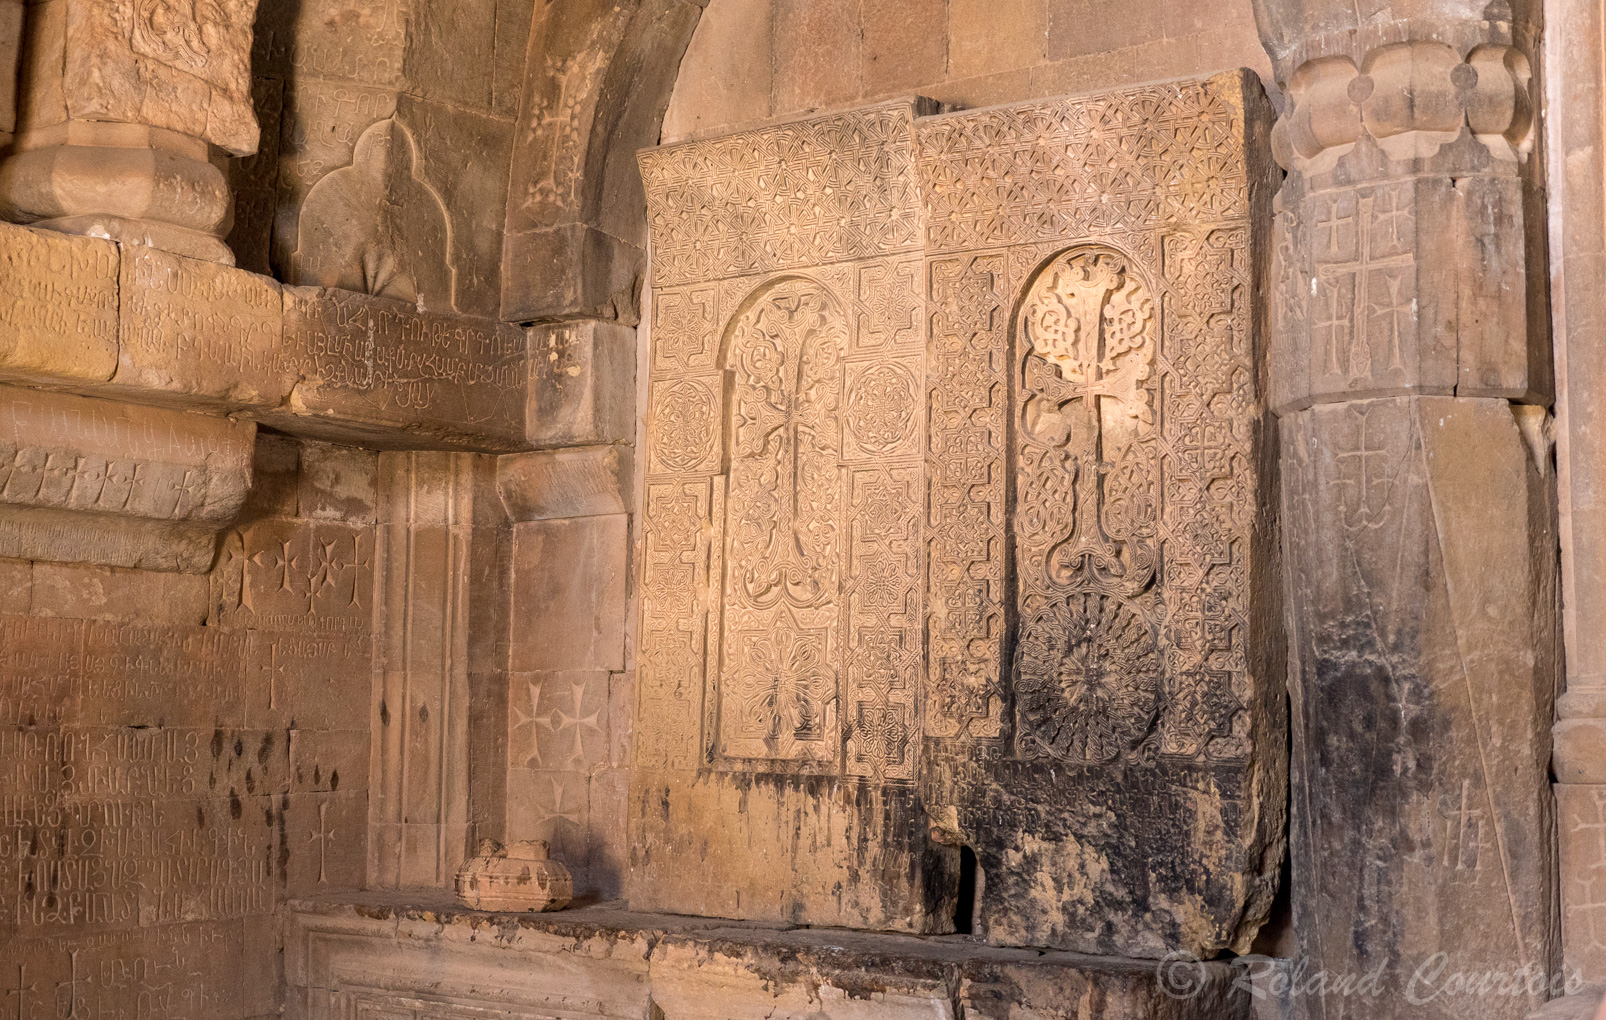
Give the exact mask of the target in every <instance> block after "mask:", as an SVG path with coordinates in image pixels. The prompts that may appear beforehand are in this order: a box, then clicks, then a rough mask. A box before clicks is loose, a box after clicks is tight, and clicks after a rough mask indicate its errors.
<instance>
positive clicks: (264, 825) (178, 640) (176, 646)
mask: <svg viewBox="0 0 1606 1020" xmlns="http://www.w3.org/2000/svg"><path fill="white" fill-rule="evenodd" d="M375 467H376V458H375V455H374V454H372V453H366V452H363V451H360V450H351V449H346V448H341V447H333V446H326V445H322V444H316V443H312V444H306V445H301V444H297V443H294V442H288V441H284V440H275V439H267V440H264V441H262V442H261V443H260V444H259V446H258V449H257V457H256V465H255V473H256V478H257V484H256V488H255V490H254V491H253V493H252V497H251V499H250V501H249V503H248V505H247V506H246V509H245V511H244V513H243V514H242V516H241V518H240V520H239V521H238V523H237V524H236V526H235V527H234V528H233V529H231V530H230V531H229V533H228V534H227V535H226V536H225V538H224V541H223V548H224V553H223V555H222V556H221V557H220V558H219V562H218V566H217V568H216V569H215V570H214V571H213V572H212V573H211V574H210V575H207V574H204V573H203V574H181V573H153V572H148V571H138V570H118V569H109V568H100V567H85V566H71V565H64V564H54V563H45V562H37V563H26V562H18V561H11V560H7V561H0V611H3V613H4V615H3V616H0V649H3V652H0V705H3V706H4V723H5V729H4V733H3V735H0V741H3V743H4V749H3V751H0V770H3V771H0V805H3V814H0V847H3V851H4V852H3V855H0V888H3V889H4V893H3V894H0V904H3V908H4V914H3V917H0V944H3V945H4V946H5V950H4V952H0V984H3V986H4V988H5V990H6V991H7V992H8V993H9V994H10V995H12V996H14V997H15V999H16V1006H15V1008H16V1010H17V1014H16V1015H18V1016H23V1017H44V1016H107V1017H135V1016H164V1017H173V1018H195V1020H236V1018H241V1017H250V1016H257V1015H265V1014H270V1013H274V1012H276V1011H277V1001H278V984H279V972H278V952H277V945H278V934H277V927H276V922H275V918H274V916H273V915H274V911H275V910H276V908H277V906H278V904H279V903H280V902H282V901H283V900H284V899H286V898H287V897H293V896H306V895H313V894H318V893H322V892H331V891H337V890H343V889H356V888H360V887H361V886H362V885H363V883H364V877H365V868H366V864H367V852H366V846H367V828H368V817H367V816H368V786H369V784H368V775H369V762H368V757H369V706H368V703H367V696H366V695H367V690H368V678H369V674H370V661H371V653H370V633H371V631H370V622H371V618H372V609H373V602H372V598H373V591H374V586H373V577H374V568H373V560H374V557H373V550H374V528H375V520H376V517H375V488H374V475H375ZM8 1001H10V1000H8Z"/></svg>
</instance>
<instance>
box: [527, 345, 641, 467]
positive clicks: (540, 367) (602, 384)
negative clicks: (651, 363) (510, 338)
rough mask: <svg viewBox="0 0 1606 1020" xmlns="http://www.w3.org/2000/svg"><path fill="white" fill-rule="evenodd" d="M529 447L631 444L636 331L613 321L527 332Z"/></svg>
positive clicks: (634, 396) (634, 399) (634, 389)
mask: <svg viewBox="0 0 1606 1020" xmlns="http://www.w3.org/2000/svg"><path fill="white" fill-rule="evenodd" d="M525 413H526V419H527V421H528V422H529V429H528V432H527V438H528V440H529V443H530V445H531V446H535V447H543V446H579V445H584V444H588V443H624V442H631V441H633V440H634V439H635V435H636V331H635V330H634V329H630V328H627V327H625V326H621V325H619V324H618V323H613V322H597V321H595V320H586V321H582V322H567V323H558V324H555V325H550V326H532V327H531V328H530V378H529V403H528V409H527V410H526V412H525Z"/></svg>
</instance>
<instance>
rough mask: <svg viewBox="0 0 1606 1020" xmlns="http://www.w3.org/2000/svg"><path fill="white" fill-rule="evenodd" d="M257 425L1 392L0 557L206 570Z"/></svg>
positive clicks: (246, 483)
mask: <svg viewBox="0 0 1606 1020" xmlns="http://www.w3.org/2000/svg"><path fill="white" fill-rule="evenodd" d="M255 442H256V426H255V425H254V424H252V423H251V422H248V421H230V420H229V419H227V418H220V417H216V416H212V415H205V414H186V413H184V412H182V411H178V410H172V409H168V408H158V407H137V406H133V405H130V404H125V403H121V402H118V401H112V400H96V399H93V398H89V397H80V396H75V395H72V394H68V393H47V392H42V391H39V390H31V389H22V388H18V387H13V386H3V385H0V556H6V557H11V558H14V559H23V560H54V561H61V562H72V563H97V564H101V565H104V566H112V567H137V568H141V569H146V570H164V571H181V572H184V573H197V574H198V573H205V572H206V571H207V570H209V569H211V566H212V559H213V551H214V548H215V546H216V538H217V534H218V532H219V531H221V530H222V529H223V528H224V527H226V526H227V525H228V524H229V523H230V522H231V521H233V520H234V518H235V516H236V515H237V514H238V513H239V511H240V507H241V505H242V503H243V502H244V500H245V494H246V492H247V491H248V490H249V489H250V487H251V457H252V451H253V449H254V447H255Z"/></svg>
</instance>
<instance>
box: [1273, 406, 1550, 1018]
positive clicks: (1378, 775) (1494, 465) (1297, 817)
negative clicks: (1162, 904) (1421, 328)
mask: <svg viewBox="0 0 1606 1020" xmlns="http://www.w3.org/2000/svg"><path fill="white" fill-rule="evenodd" d="M1283 444H1284V446H1283V465H1284V468H1283V476H1284V485H1285V504H1284V505H1285V512H1286V517H1285V522H1286V524H1285V527H1286V531H1285V534H1286V535H1287V556H1288V571H1289V574H1288V577H1289V580H1290V592H1289V597H1290V600H1291V611H1290V627H1291V633H1290V640H1291V644H1292V646H1293V648H1292V652H1293V655H1292V659H1291V664H1292V665H1291V669H1292V676H1291V681H1290V687H1291V693H1292V694H1293V699H1294V706H1295V709H1296V715H1295V726H1294V764H1295V788H1296V790H1297V791H1298V793H1297V795H1296V796H1295V797H1294V801H1293V804H1294V827H1295V828H1294V833H1293V843H1294V846H1295V852H1294V854H1293V876H1294V879H1293V880H1294V903H1295V904H1296V907H1295V909H1296V912H1297V920H1296V926H1295V927H1296V930H1297V931H1299V933H1300V939H1301V943H1302V946H1304V947H1306V948H1305V951H1306V952H1307V953H1309V954H1311V955H1313V956H1315V954H1316V953H1319V954H1320V956H1319V957H1318V958H1319V959H1321V961H1322V966H1323V967H1324V968H1326V969H1327V970H1329V971H1335V972H1341V973H1347V972H1352V971H1353V972H1355V973H1371V972H1372V971H1374V970H1376V969H1377V968H1379V967H1380V966H1381V967H1383V968H1384V969H1385V971H1386V972H1387V973H1386V978H1387V980H1388V984H1387V985H1386V987H1385V998H1384V1000H1383V1001H1382V1002H1381V1003H1379V1006H1378V1008H1379V1009H1380V1010H1381V1009H1383V1008H1385V1007H1384V1005H1383V1003H1386V1004H1387V1006H1386V1008H1388V1009H1390V1010H1397V1011H1398V1012H1392V1013H1388V1014H1385V1015H1398V1016H1411V1017H1441V1016H1442V1017H1515V1016H1521V1015H1523V1013H1524V1011H1525V1009H1527V1008H1531V1007H1533V1006H1537V1005H1538V1004H1539V1000H1535V999H1533V998H1531V997H1530V996H1529V995H1528V994H1526V993H1524V994H1522V995H1516V996H1506V997H1499V998H1496V997H1477V996H1476V995H1475V994H1473V993H1468V992H1465V991H1462V992H1458V993H1452V994H1446V995H1444V996H1441V997H1438V998H1436V999H1435V1000H1434V1001H1433V1002H1432V1003H1429V1004H1426V1005H1414V1006H1413V1005H1409V1004H1408V1003H1406V1000H1405V997H1404V993H1405V989H1406V983H1407V982H1409V981H1410V980H1411V976H1412V974H1413V973H1415V972H1416V970H1417V968H1418V967H1419V966H1421V965H1422V964H1423V963H1424V962H1425V961H1428V960H1429V959H1430V958H1431V957H1432V956H1433V954H1435V953H1436V952H1440V951H1443V952H1446V953H1448V954H1449V957H1448V958H1449V959H1450V960H1451V961H1452V962H1453V964H1454V970H1453V971H1450V972H1448V973H1455V972H1462V973H1473V972H1479V973H1481V972H1485V971H1489V972H1496V973H1513V972H1516V971H1518V970H1519V969H1521V968H1525V967H1526V968H1531V969H1532V971H1533V972H1535V973H1539V974H1544V975H1549V974H1551V973H1552V972H1553V968H1554V963H1553V954H1554V951H1555V946H1554V944H1553V941H1552V940H1553V938H1554V919H1553V917H1552V915H1551V913H1550V910H1551V902H1552V898H1551V892H1550V890H1551V888H1552V881H1553V879H1552V877H1551V876H1552V867H1553V865H1552V864H1551V863H1550V862H1551V861H1552V860H1553V856H1554V848H1553V847H1552V846H1551V845H1550V833H1551V832H1552V831H1554V830H1553V828H1552V824H1553V823H1552V821H1551V818H1550V817H1549V808H1548V806H1549V797H1548V793H1547V790H1546V785H1547V782H1548V776H1547V772H1546V765H1547V763H1548V759H1549V729H1550V721H1551V691H1552V689H1553V688H1552V684H1553V681H1552V680H1551V679H1550V678H1551V675H1552V674H1551V670H1552V669H1553V668H1554V665H1553V663H1551V662H1549V661H1548V659H1547V658H1546V656H1545V655H1544V654H1543V653H1542V652H1540V651H1536V650H1539V649H1544V648H1545V647H1547V645H1548V643H1549V641H1550V638H1549V636H1548V634H1547V628H1548V627H1549V626H1550V624H1549V623H1548V622H1547V621H1548V619H1549V617H1550V613H1551V612H1552V606H1553V602H1554V598H1555V583H1556V582H1555V578H1554V565H1553V562H1552V557H1553V553H1547V552H1546V551H1545V550H1546V549H1547V547H1548V546H1549V543H1550V542H1551V541H1553V538H1551V535H1550V532H1549V516H1550V508H1549V497H1548V494H1547V493H1546V491H1545V489H1546V487H1545V485H1544V483H1543V481H1542V479H1541V477H1540V475H1539V472H1538V469H1537V468H1536V466H1535V464H1534V462H1533V458H1532V455H1531V454H1530V453H1529V450H1528V448H1527V447H1526V445H1525V444H1524V442H1523V440H1522V438H1521V435H1520V434H1519V432H1518V428H1517V423H1516V421H1515V419H1514V416H1513V414H1512V412H1511V409H1510V405H1508V404H1506V403H1505V402H1504V401H1500V400H1493V399H1484V400H1466V399H1457V398H1450V397H1400V398H1392V399H1380V400H1372V401H1355V402H1347V403H1341V404H1322V405H1317V406H1316V407H1313V408H1311V409H1310V410H1308V411H1303V412H1299V413H1297V414H1294V415H1289V416H1286V417H1285V418H1284V420H1283ZM1530 542H1531V544H1530ZM1335 547H1336V549H1337V550H1338V551H1339V552H1341V555H1334V548H1335ZM1385 806H1386V807H1385ZM1574 845H1575V846H1576V845H1577V844H1576V843H1575V844H1574ZM1338 860H1368V861H1371V862H1372V863H1371V864H1370V865H1369V866H1368V868H1366V869H1365V870H1364V874H1363V872H1362V871H1360V870H1355V869H1349V868H1335V867H1334V866H1333V862H1334V861H1338ZM1358 924H1359V925H1363V927H1361V928H1357V927H1355V926H1356V925H1358ZM1357 931H1359V932H1361V933H1362V937H1360V938H1357V937H1356V934H1355V933H1356V932H1357ZM1313 951H1314V952H1313ZM1329 1008H1330V1009H1331V1008H1332V1007H1329ZM1318 1015H1320V1014H1318Z"/></svg>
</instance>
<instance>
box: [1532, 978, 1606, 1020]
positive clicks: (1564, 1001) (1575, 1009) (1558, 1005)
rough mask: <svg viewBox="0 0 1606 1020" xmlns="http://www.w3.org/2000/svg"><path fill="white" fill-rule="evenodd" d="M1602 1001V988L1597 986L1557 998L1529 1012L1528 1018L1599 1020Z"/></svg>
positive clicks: (1534, 1019) (1536, 1019)
mask: <svg viewBox="0 0 1606 1020" xmlns="http://www.w3.org/2000/svg"><path fill="white" fill-rule="evenodd" d="M1601 1002H1602V989H1601V988H1600V987H1598V986H1596V987H1593V988H1589V989H1586V990H1584V991H1581V992H1579V993H1578V994H1576V995H1567V996H1563V997H1561V998H1558V999H1555V1000H1553V1001H1552V1002H1550V1003H1548V1004H1546V1005H1545V1006H1544V1007H1542V1008H1540V1009H1537V1010H1535V1011H1534V1012H1532V1013H1529V1014H1528V1020H1597V1018H1598V1017H1599V1015H1600V1009H1601Z"/></svg>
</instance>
